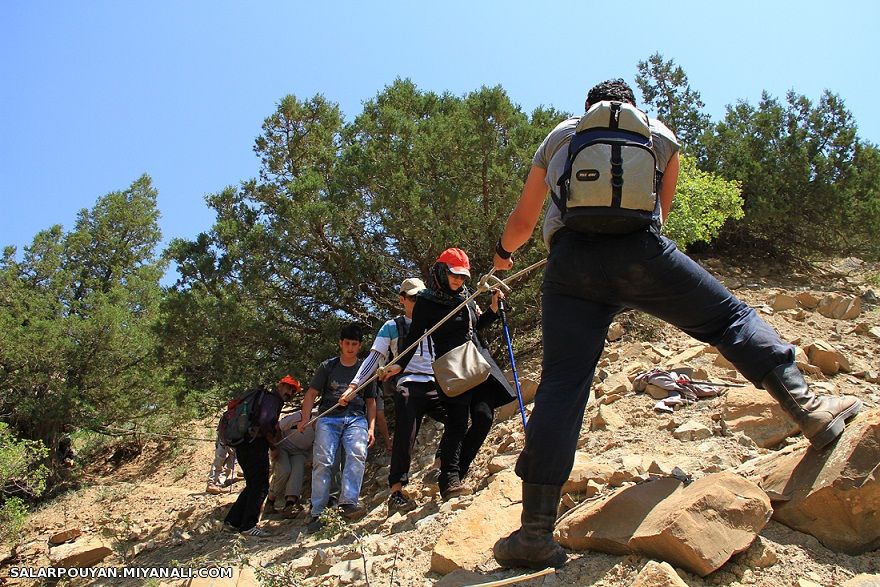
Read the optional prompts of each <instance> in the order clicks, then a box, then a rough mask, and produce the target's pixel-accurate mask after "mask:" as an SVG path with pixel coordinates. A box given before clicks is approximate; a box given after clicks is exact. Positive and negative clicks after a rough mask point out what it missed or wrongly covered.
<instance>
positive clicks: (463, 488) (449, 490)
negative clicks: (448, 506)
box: [440, 477, 473, 501]
mask: <svg viewBox="0 0 880 587" xmlns="http://www.w3.org/2000/svg"><path fill="white" fill-rule="evenodd" d="M472 493H473V490H472V489H471V488H470V487H468V486H467V485H465V484H464V483H462V482H461V481H459V480H458V477H453V478H452V479H451V480H450V481H449V482H448V483H445V484H444V483H441V484H440V497H441V498H442V499H443V501H449V500H450V499H452V498H453V497H459V496H462V495H471V494H472Z"/></svg>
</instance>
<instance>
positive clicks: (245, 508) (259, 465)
mask: <svg viewBox="0 0 880 587" xmlns="http://www.w3.org/2000/svg"><path fill="white" fill-rule="evenodd" d="M235 453H236V455H237V456H238V462H239V463H241V468H242V470H243V471H244V489H242V491H241V493H239V494H238V499H236V500H235V503H234V504H232V509H230V510H229V513H227V514H226V520H225V521H226V523H227V524H230V525H232V526H235V527H236V528H238V529H239V530H242V531H244V530H250V529H251V528H253V527H254V526H256V525H257V522H258V521H259V519H260V510H261V509H262V507H263V501H265V499H266V495H268V493H269V443H268V442H267V441H266V439H265V438H256V439H254V440H253V441H244V442H242V443H241V444H239V445H238V446H236V447H235Z"/></svg>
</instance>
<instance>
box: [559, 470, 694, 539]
mask: <svg viewBox="0 0 880 587" xmlns="http://www.w3.org/2000/svg"><path fill="white" fill-rule="evenodd" d="M682 486H683V484H682V482H681V481H679V480H678V479H674V478H671V477H664V478H659V479H656V480H653V481H649V482H647V483H641V484H639V485H631V486H629V487H625V488H622V489H619V490H617V491H615V492H614V493H613V494H611V495H610V496H608V497H607V498H605V499H602V500H599V501H592V502H585V503H583V504H581V505H579V506H578V507H576V508H574V509H573V510H571V511H570V512H568V513H566V514H565V516H563V517H562V519H561V520H559V522H558V523H557V524H556V539H557V540H558V541H559V543H560V544H561V545H562V546H565V547H566V548H571V549H574V550H598V551H600V552H607V553H609V554H629V553H630V552H632V549H631V548H630V546H629V542H630V540H631V539H632V537H633V534H635V532H636V530H637V529H638V527H639V526H640V525H641V524H642V523H643V522H644V521H645V518H647V517H648V515H649V514H650V513H651V511H652V510H653V509H654V508H656V507H657V506H658V505H659V504H660V503H661V502H662V501H663V500H665V499H667V498H668V497H670V496H671V495H674V494H675V493H676V492H679V491H682Z"/></svg>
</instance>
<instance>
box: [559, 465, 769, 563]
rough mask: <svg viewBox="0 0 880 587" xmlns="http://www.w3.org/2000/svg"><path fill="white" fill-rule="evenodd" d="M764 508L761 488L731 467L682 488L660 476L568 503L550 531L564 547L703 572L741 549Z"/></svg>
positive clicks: (765, 501) (753, 533)
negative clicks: (632, 555)
mask: <svg viewBox="0 0 880 587" xmlns="http://www.w3.org/2000/svg"><path fill="white" fill-rule="evenodd" d="M771 512H772V510H771V509H770V500H769V499H768V498H767V495H766V494H765V493H764V492H763V491H762V490H761V488H760V487H758V486H757V485H755V484H754V483H753V482H751V481H749V480H747V479H745V478H743V477H741V476H739V475H736V474H734V473H730V472H723V473H717V474H715V475H709V476H707V477H704V478H702V479H700V480H698V481H696V482H694V483H692V484H691V485H689V486H687V487H684V486H683V484H682V483H681V482H680V481H678V480H677V479H672V478H661V479H656V480H653V481H649V482H647V483H642V484H639V485H633V486H629V487H625V488H623V489H620V490H619V491H616V492H615V493H613V494H612V495H610V496H609V497H608V498H606V499H604V500H601V501H595V502H587V503H584V504H582V505H580V506H578V507H576V508H575V509H573V510H571V511H570V512H568V513H567V514H566V515H565V516H563V518H562V519H561V520H560V521H559V523H558V524H557V526H556V536H557V539H558V540H559V542H560V544H562V545H563V546H565V547H567V548H571V549H575V550H597V551H600V552H607V553H610V554H616V555H624V554H629V553H637V554H641V555H643V556H647V557H649V558H653V559H655V560H661V561H666V562H669V563H671V564H673V565H675V566H678V567H681V568H684V569H686V570H688V571H690V572H692V573H695V574H698V575H701V576H705V575H708V574H709V573H711V572H713V571H715V570H717V569H718V568H720V567H721V566H722V565H723V564H724V563H726V562H727V561H728V560H729V559H730V557H731V556H733V555H734V554H736V553H738V552H742V551H744V550H746V549H747V548H748V547H749V545H750V544H751V543H752V541H753V540H754V539H755V537H756V536H757V535H758V533H759V532H760V531H761V529H762V528H763V527H764V525H765V524H766V523H767V520H769V519H770V514H771Z"/></svg>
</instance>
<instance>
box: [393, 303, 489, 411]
mask: <svg viewBox="0 0 880 587" xmlns="http://www.w3.org/2000/svg"><path fill="white" fill-rule="evenodd" d="M471 304H473V306H476V304H475V303H474V302H471ZM454 307H455V306H448V305H446V304H441V303H439V302H436V301H434V300H431V299H428V298H426V297H422V296H419V297H418V298H416V304H415V306H414V307H413V316H412V324H410V327H409V334H407V337H406V341H405V342H404V343H403V345H402V346H401V345H398V346H399V348H402V349H405V348H407V347H409V346H410V345H411V344H412V343H414V342H415V341H416V340H418V339H419V337H421V336H422V335H423V334H424V333H425V332H426V331H427V330H430V329H431V328H432V327H433V326H434V325H435V324H437V323H438V322H440V320H442V319H443V318H444V317H445V316H446V315H447V314H448V313H449V312H450V311H452V310H453V309H454ZM497 318H498V314H496V313H495V312H494V311H492V310H491V309H489V310H488V311H486V312H483V314H481V315H480V317H479V318H477V321H476V329H477V330H481V329H483V328H485V327H486V326H488V325H489V324H491V323H492V322H494V321H495V320H496V319H497ZM469 322H470V317H469V316H468V308H467V306H465V307H463V308H461V309H460V310H459V311H458V312H456V313H455V315H454V316H452V317H451V318H450V319H449V320H447V321H446V322H444V323H443V324H442V325H441V326H440V328H438V329H437V330H435V331H434V332H433V333H432V334H431V337H430V338H431V344H430V345H429V346H430V348H432V351H433V355H434V358H436V357H440V356H442V355H444V354H446V353H447V352H449V351H451V350H452V349H454V348H455V347H457V346H459V345H462V344H464V343H465V342H467V340H468V331H469V330H470V327H469ZM417 348H418V347H416V349H417ZM416 349H413V350H411V351H410V352H408V353H406V354H404V355H402V356H401V358H400V360H399V361H398V364H399V365H400V366H401V369H406V366H407V364H408V363H409V361H410V359H412V356H413V355H414V354H415V352H416ZM469 394H470V392H467V393H464V394H462V395H460V396H458V397H459V398H462V399H461V400H460V401H462V402H467V401H468V399H467V397H466V396H468V395H469ZM451 399H453V400H455V399H457V398H451Z"/></svg>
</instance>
